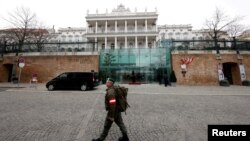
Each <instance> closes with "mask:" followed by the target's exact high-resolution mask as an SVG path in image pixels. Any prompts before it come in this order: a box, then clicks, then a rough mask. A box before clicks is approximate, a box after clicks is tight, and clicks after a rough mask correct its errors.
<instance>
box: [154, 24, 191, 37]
mask: <svg viewBox="0 0 250 141" xmlns="http://www.w3.org/2000/svg"><path fill="white" fill-rule="evenodd" d="M158 30H159V35H158V39H159V40H164V39H168V40H171V39H175V40H191V39H192V26H191V25H190V24H187V25H162V26H159V27H158Z"/></svg>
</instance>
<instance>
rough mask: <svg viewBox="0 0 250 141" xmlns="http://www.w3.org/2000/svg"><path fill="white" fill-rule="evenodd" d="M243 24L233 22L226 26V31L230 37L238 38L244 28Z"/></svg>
mask: <svg viewBox="0 0 250 141" xmlns="http://www.w3.org/2000/svg"><path fill="white" fill-rule="evenodd" d="M245 29H246V28H245V26H244V25H242V24H239V23H234V24H231V25H229V26H228V29H227V33H228V35H229V36H230V38H232V39H234V38H238V37H239V36H240V35H242V34H243V32H244V30H245Z"/></svg>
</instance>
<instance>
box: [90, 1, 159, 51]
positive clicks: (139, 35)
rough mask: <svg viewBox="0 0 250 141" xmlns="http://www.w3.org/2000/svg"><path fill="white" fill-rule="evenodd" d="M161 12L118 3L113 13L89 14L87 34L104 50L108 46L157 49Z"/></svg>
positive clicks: (91, 40)
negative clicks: (131, 8) (133, 8)
mask: <svg viewBox="0 0 250 141" xmlns="http://www.w3.org/2000/svg"><path fill="white" fill-rule="evenodd" d="M157 19H158V14H157V11H155V12H147V9H145V12H137V10H136V9H135V11H134V12H131V11H130V9H128V8H125V7H124V5H122V4H121V5H118V7H117V8H116V9H113V10H112V12H111V13H108V11H106V13H101V14H99V13H98V11H96V14H89V13H87V16H86V22H87V33H86V37H87V39H88V41H90V42H97V43H98V47H99V48H102V49H109V48H154V47H155V46H156V38H157V36H158V29H157Z"/></svg>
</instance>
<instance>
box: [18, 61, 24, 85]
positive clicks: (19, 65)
mask: <svg viewBox="0 0 250 141" xmlns="http://www.w3.org/2000/svg"><path fill="white" fill-rule="evenodd" d="M24 66H25V61H24V58H22V57H20V58H19V59H18V67H19V68H20V70H19V76H18V87H19V82H20V79H21V73H22V68H23V67H24Z"/></svg>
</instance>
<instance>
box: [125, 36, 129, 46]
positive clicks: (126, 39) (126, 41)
mask: <svg viewBox="0 0 250 141" xmlns="http://www.w3.org/2000/svg"><path fill="white" fill-rule="evenodd" d="M125 48H128V37H127V36H125Z"/></svg>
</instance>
